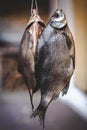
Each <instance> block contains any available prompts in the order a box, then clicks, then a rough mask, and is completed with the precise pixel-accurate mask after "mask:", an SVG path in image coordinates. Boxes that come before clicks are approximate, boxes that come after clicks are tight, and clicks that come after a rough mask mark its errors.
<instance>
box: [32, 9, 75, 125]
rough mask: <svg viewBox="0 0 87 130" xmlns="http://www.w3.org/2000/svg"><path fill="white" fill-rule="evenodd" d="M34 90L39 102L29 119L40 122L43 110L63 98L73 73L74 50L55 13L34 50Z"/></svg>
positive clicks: (63, 19)
mask: <svg viewBox="0 0 87 130" xmlns="http://www.w3.org/2000/svg"><path fill="white" fill-rule="evenodd" d="M35 69H36V71H35V72H36V87H37V88H38V87H39V88H41V101H40V104H39V106H38V107H37V109H36V110H35V111H34V113H33V114H32V115H31V117H36V116H39V118H40V120H41V121H43V127H44V118H45V113H46V110H47V108H48V106H49V104H50V103H51V101H52V100H54V99H55V98H56V97H58V96H59V94H60V92H62V95H64V94H66V93H67V91H68V88H69V82H70V79H71V76H72V74H73V72H74V69H75V46H74V40H73V37H72V34H71V32H70V29H69V27H68V25H67V21H66V17H65V14H64V12H63V11H62V10H56V11H55V13H54V14H53V16H52V17H51V18H50V20H49V22H48V24H47V26H46V27H45V29H44V30H43V32H42V34H41V36H40V38H39V40H38V44H37V48H36V65H35Z"/></svg>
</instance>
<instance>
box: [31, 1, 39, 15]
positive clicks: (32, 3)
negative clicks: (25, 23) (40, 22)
mask: <svg viewBox="0 0 87 130" xmlns="http://www.w3.org/2000/svg"><path fill="white" fill-rule="evenodd" d="M34 2H35V8H36V10H38V7H37V0H32V2H31V14H32V9H33V8H34Z"/></svg>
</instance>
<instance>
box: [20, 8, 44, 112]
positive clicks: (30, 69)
mask: <svg viewBox="0 0 87 130" xmlns="http://www.w3.org/2000/svg"><path fill="white" fill-rule="evenodd" d="M44 27H45V24H44V23H43V20H42V19H41V18H40V16H39V14H38V9H32V11H31V17H30V20H29V22H28V24H27V27H26V29H25V32H24V34H23V37H22V40H21V43H20V47H19V52H18V72H19V73H21V74H22V75H23V78H24V82H25V84H26V86H27V88H28V90H29V94H30V100H31V105H32V110H33V109H34V105H33V101H32V96H33V89H34V86H35V69H34V58H35V50H36V44H37V40H38V38H39V36H40V34H41V32H42V30H43V28H44Z"/></svg>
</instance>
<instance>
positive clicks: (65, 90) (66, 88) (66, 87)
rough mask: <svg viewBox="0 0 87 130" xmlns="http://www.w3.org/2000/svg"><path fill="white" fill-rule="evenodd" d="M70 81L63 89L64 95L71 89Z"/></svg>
mask: <svg viewBox="0 0 87 130" xmlns="http://www.w3.org/2000/svg"><path fill="white" fill-rule="evenodd" d="M69 84H70V81H69V82H68V83H67V84H66V86H65V88H64V89H63V91H62V96H64V95H66V94H67V92H68V89H69Z"/></svg>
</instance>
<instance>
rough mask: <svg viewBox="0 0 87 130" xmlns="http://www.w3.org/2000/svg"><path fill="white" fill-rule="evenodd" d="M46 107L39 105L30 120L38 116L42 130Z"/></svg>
mask: <svg viewBox="0 0 87 130" xmlns="http://www.w3.org/2000/svg"><path fill="white" fill-rule="evenodd" d="M46 110H47V107H46V106H44V105H42V104H40V105H39V106H38V107H37V108H36V110H35V111H34V112H33V114H32V115H31V118H32V117H33V118H35V117H36V116H39V119H40V123H41V125H42V126H43V129H44V128H45V114H46Z"/></svg>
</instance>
